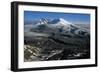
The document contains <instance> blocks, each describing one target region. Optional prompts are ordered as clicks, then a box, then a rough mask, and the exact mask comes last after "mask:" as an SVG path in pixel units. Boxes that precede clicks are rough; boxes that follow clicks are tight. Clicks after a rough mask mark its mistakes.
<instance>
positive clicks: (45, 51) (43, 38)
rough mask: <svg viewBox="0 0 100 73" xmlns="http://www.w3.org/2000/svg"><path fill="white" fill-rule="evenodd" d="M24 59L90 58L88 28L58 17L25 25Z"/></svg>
mask: <svg viewBox="0 0 100 73" xmlns="http://www.w3.org/2000/svg"><path fill="white" fill-rule="evenodd" d="M24 28H25V32H24V61H25V62H32V61H51V60H71V59H88V58H90V28H86V26H85V27H83V26H80V25H79V24H78V25H77V24H71V23H70V22H68V21H66V20H64V19H62V18H59V19H54V20H52V21H48V20H47V19H41V21H38V23H35V26H34V27H33V25H32V24H30V25H25V27H24Z"/></svg>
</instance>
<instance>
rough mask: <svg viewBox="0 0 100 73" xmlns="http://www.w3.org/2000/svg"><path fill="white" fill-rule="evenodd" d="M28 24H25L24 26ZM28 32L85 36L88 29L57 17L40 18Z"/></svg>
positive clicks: (87, 33)
mask: <svg viewBox="0 0 100 73" xmlns="http://www.w3.org/2000/svg"><path fill="white" fill-rule="evenodd" d="M28 26H29V25H27V26H25V27H26V28H27V27H28ZM29 31H30V32H37V33H48V34H51V33H54V34H64V35H67V34H69V35H72V36H77V35H78V36H87V35H89V34H90V33H89V29H87V28H83V27H81V26H78V25H75V24H72V23H70V22H69V21H67V20H65V19H63V18H59V19H53V20H48V19H43V18H42V19H40V20H39V22H38V23H37V24H35V25H33V26H32V25H31V28H30V29H29Z"/></svg>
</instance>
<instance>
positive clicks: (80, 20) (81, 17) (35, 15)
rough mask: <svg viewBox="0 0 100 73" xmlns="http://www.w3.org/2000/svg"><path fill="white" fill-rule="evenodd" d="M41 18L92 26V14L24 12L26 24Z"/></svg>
mask: <svg viewBox="0 0 100 73" xmlns="http://www.w3.org/2000/svg"><path fill="white" fill-rule="evenodd" d="M41 18H48V19H58V18H63V19H65V20H67V21H69V22H71V23H73V24H90V14H79V13H58V12H39V11H24V21H25V22H31V21H33V20H38V19H41Z"/></svg>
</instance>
